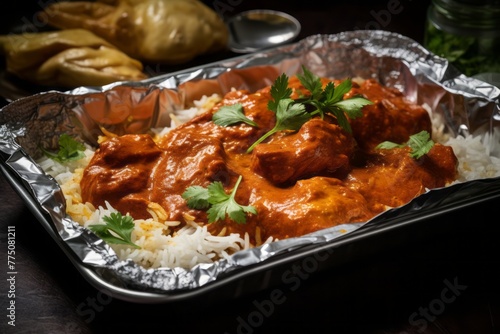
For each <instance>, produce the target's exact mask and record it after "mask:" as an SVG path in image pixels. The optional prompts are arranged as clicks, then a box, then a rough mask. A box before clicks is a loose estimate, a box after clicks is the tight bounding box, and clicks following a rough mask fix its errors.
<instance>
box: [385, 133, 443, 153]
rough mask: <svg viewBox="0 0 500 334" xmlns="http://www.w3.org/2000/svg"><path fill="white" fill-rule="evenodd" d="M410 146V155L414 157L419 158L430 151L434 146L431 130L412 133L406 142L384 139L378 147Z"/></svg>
mask: <svg viewBox="0 0 500 334" xmlns="http://www.w3.org/2000/svg"><path fill="white" fill-rule="evenodd" d="M406 146H408V147H410V149H411V150H410V156H411V157H412V158H414V159H419V158H421V157H423V156H424V155H425V154H427V153H429V151H430V150H431V148H432V147H433V146H434V141H433V140H432V139H431V136H430V134H429V132H427V131H425V130H423V131H420V132H419V133H416V134H414V135H411V136H410V138H409V139H408V141H407V142H406V143H403V144H397V143H393V142H390V141H384V142H382V143H380V144H378V145H377V146H376V147H375V148H376V149H392V148H403V147H406Z"/></svg>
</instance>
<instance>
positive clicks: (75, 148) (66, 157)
mask: <svg viewBox="0 0 500 334" xmlns="http://www.w3.org/2000/svg"><path fill="white" fill-rule="evenodd" d="M42 151H43V153H44V154H45V155H46V156H47V157H49V158H50V159H52V160H55V161H58V162H61V163H64V162H67V161H73V160H79V159H82V158H84V157H85V154H84V153H83V152H84V151H85V145H83V144H82V143H80V142H79V141H77V140H76V139H74V138H72V137H71V136H69V135H68V134H65V133H64V134H62V135H61V136H60V137H59V151H58V152H57V153H53V152H49V151H47V150H45V149H44V148H42Z"/></svg>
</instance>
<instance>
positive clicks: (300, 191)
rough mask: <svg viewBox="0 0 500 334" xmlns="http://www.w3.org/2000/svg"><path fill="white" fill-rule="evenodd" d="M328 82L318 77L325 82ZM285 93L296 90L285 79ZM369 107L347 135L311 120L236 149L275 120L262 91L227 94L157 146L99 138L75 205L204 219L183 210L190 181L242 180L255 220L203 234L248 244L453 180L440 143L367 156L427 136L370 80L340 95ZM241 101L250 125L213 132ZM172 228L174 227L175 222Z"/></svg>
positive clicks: (130, 138) (413, 115)
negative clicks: (224, 110) (218, 115)
mask: <svg viewBox="0 0 500 334" xmlns="http://www.w3.org/2000/svg"><path fill="white" fill-rule="evenodd" d="M327 81H328V80H326V79H323V82H324V83H326V82H327ZM290 87H292V88H293V89H294V94H295V96H298V95H297V94H298V92H299V90H300V89H301V88H303V87H301V85H300V82H299V81H298V80H297V78H295V77H292V78H291V79H290ZM353 94H361V95H363V96H365V97H366V98H368V99H369V100H371V101H373V102H374V104H373V105H369V106H365V107H364V108H363V114H364V115H363V116H362V117H361V118H358V119H355V120H351V121H350V122H351V126H352V129H353V132H352V134H350V133H347V132H346V131H345V130H343V129H341V128H340V127H339V126H338V125H337V124H336V123H335V120H334V119H332V118H329V117H325V118H324V119H320V118H313V119H311V120H310V121H308V122H307V123H305V124H304V125H303V126H302V128H301V129H300V130H299V131H297V132H289V131H282V132H279V133H277V134H275V135H274V136H271V137H270V138H269V139H268V140H267V141H265V142H264V143H261V144H259V145H258V146H256V148H255V149H254V150H253V151H252V153H246V150H247V148H248V147H249V146H250V145H251V144H252V143H253V142H255V141H256V140H257V139H258V138H259V137H261V136H262V135H263V134H264V133H266V132H267V131H268V130H270V129H271V128H272V127H273V126H274V124H275V115H274V113H273V112H271V111H269V110H268V109H267V103H268V101H269V100H270V99H271V95H270V88H269V87H266V88H264V89H261V90H259V91H257V92H255V93H249V92H247V91H233V92H230V93H228V94H227V95H226V96H225V97H224V99H223V100H222V101H221V102H220V103H219V104H218V105H217V106H215V107H214V108H213V109H212V110H211V111H209V112H207V113H205V114H202V115H200V116H197V117H195V118H194V119H192V120H191V121H189V122H187V123H185V124H183V125H181V126H179V127H177V128H175V129H173V130H172V131H170V132H169V133H168V134H167V135H165V136H164V137H163V138H161V139H160V140H159V141H157V142H154V141H153V139H152V138H151V137H150V136H149V135H144V134H142V135H124V136H119V137H115V138H110V139H108V140H107V141H105V142H103V143H102V144H101V146H100V147H99V148H98V149H97V150H96V153H95V155H94V157H93V159H92V161H91V162H90V164H89V166H88V167H87V168H86V169H85V171H84V177H83V179H82V181H81V187H82V197H83V200H84V201H88V202H91V203H93V204H94V205H96V206H98V205H103V204H104V202H105V201H108V202H109V203H110V204H111V205H112V206H113V207H115V208H116V209H117V210H119V211H121V212H122V213H123V214H125V213H130V214H131V215H132V216H133V217H134V218H149V217H150V214H149V213H148V211H147V210H146V209H147V205H148V203H151V202H154V203H158V204H160V205H161V206H162V207H163V208H164V209H165V211H166V212H167V213H168V218H169V220H180V221H182V220H183V214H185V213H188V214H190V215H192V216H193V217H195V219H196V220H197V221H198V222H206V221H207V215H206V212H205V211H204V210H193V209H190V208H188V206H187V204H186V201H185V200H184V199H183V198H182V194H183V193H184V191H185V190H186V189H187V188H188V187H190V186H193V185H198V186H202V187H206V186H208V185H209V184H210V183H211V182H213V181H221V182H222V183H223V184H224V186H225V188H226V189H227V190H228V191H230V190H231V189H232V188H233V187H234V185H235V182H236V180H237V178H238V176H240V175H241V176H242V177H243V180H242V182H241V184H240V186H239V188H238V191H237V196H236V200H237V201H238V202H239V203H240V204H242V205H252V206H254V207H255V208H256V210H257V214H256V215H250V214H249V215H248V217H247V222H246V223H245V224H237V223H235V222H233V221H231V220H229V219H226V220H224V221H219V222H215V223H211V224H209V225H208V228H209V230H210V231H211V232H212V233H215V234H217V233H219V232H220V231H221V230H222V229H223V228H225V229H226V233H231V232H237V233H240V234H243V233H245V232H248V233H249V235H250V237H251V240H252V241H254V242H255V240H254V239H253V238H254V235H255V231H256V228H259V229H260V233H261V238H262V240H264V239H266V238H267V237H270V236H272V237H274V238H277V239H284V238H288V237H294V236H300V235H304V234H307V233H310V232H314V231H317V230H319V229H323V228H327V227H331V226H335V225H338V224H343V223H353V222H362V221H366V220H368V219H370V218H372V217H373V216H375V215H377V214H379V213H381V212H382V211H384V210H386V209H387V207H395V206H399V205H403V204H405V203H407V202H408V201H410V200H411V199H412V198H414V197H416V196H418V195H419V194H421V193H423V192H424V191H426V189H428V188H429V189H430V188H436V187H443V186H445V185H446V184H447V183H449V182H451V181H453V180H454V179H455V178H456V176H457V159H456V157H455V155H454V154H453V151H452V149H451V148H450V147H447V146H443V145H440V144H436V145H434V147H433V148H432V149H431V151H430V152H429V153H428V154H427V155H425V156H423V157H422V158H420V159H413V158H411V157H410V156H409V150H408V149H407V148H399V149H392V150H375V149H374V147H375V146H376V145H377V144H379V143H380V142H382V141H386V140H389V141H393V142H397V143H403V142H406V141H407V140H408V138H409V136H410V135H413V134H415V133H417V132H419V131H421V130H427V131H428V132H429V133H431V122H430V119H429V115H428V114H427V112H426V111H425V110H424V109H423V108H422V107H420V106H418V105H415V104H412V103H410V102H409V101H407V100H406V99H405V97H404V96H403V95H402V94H401V93H400V92H399V91H397V90H395V89H389V88H387V87H383V86H381V85H380V84H379V83H378V82H376V81H374V80H366V81H365V82H363V83H362V84H360V85H357V84H354V87H353V89H352V90H351V92H349V93H348V95H353ZM234 103H241V104H242V105H243V110H244V113H245V115H246V116H247V117H248V118H250V119H252V120H253V121H254V122H256V123H257V124H258V125H259V127H252V126H250V125H247V124H243V123H242V124H237V125H232V126H229V127H221V126H218V125H216V124H215V123H213V122H212V115H213V113H215V112H216V111H217V110H218V108H220V106H222V105H232V104H234ZM181 226H182V224H181Z"/></svg>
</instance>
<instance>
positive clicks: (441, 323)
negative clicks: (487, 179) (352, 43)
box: [0, 0, 500, 334]
mask: <svg viewBox="0 0 500 334" xmlns="http://www.w3.org/2000/svg"><path fill="white" fill-rule="evenodd" d="M250 2H251V1H232V2H230V1H227V2H226V3H233V7H232V8H234V12H236V11H242V10H245V9H250V8H270V9H281V10H283V11H286V12H288V13H290V14H292V15H294V16H295V17H296V18H297V19H299V21H300V22H301V24H302V32H301V35H300V36H299V39H300V38H303V37H306V36H309V35H312V34H317V33H337V32H341V31H345V30H352V29H358V28H362V29H365V28H366V29H374V28H380V29H385V30H390V31H395V32H399V33H401V34H403V35H406V36H409V37H411V38H413V39H415V40H416V41H418V42H422V39H423V30H424V20H425V11H426V7H427V4H428V1H419V2H417V1H411V0H401V1H392V0H386V1H372V2H369V1H355V0H352V1H349V2H344V1H342V2H341V1H336V2H335V1H332V2H330V4H329V5H328V6H326V5H324V4H323V3H321V2H319V1H314V0H313V1H308V2H304V1H301V2H295V1H288V2H286V3H284V4H281V5H271V4H268V3H265V2H262V3H257V2H254V1H253V2H252V4H250ZM212 3H213V4H215V3H216V2H212ZM237 3H238V4H237ZM12 20H14V21H15V19H13V18H11V21H12ZM226 56H230V54H225V55H219V56H214V57H209V58H201V59H197V60H195V61H193V62H192V63H190V64H187V65H186V66H185V67H191V66H195V65H198V64H203V63H204V62H210V61H214V60H217V57H219V58H222V57H226ZM498 204H499V203H498V200H497V201H496V203H494V202H493V201H489V202H484V203H482V204H480V205H475V206H473V207H469V208H465V209H463V210H458V211H456V212H452V213H450V214H447V215H445V216H441V217H436V218H434V219H430V220H429V224H435V225H436V226H441V227H442V226H445V227H446V228H444V229H443V228H437V229H436V233H431V234H430V235H428V236H424V237H421V236H420V237H417V236H415V237H414V238H411V237H410V238H406V239H405V240H400V242H397V241H396V242H394V240H391V241H392V242H391V243H390V244H391V246H388V247H385V248H383V247H382V249H381V250H378V251H374V252H373V253H368V254H365V255H364V256H361V257H357V258H355V259H349V258H346V261H345V263H343V264H339V265H337V266H334V267H332V268H329V269H326V270H322V271H320V272H317V273H312V274H311V275H308V276H307V277H305V278H304V279H302V280H301V282H300V285H299V286H298V288H297V289H295V290H293V291H292V290H290V289H287V287H286V286H279V285H278V286H277V287H270V288H267V289H264V290H261V291H258V292H255V293H252V294H248V295H247V294H244V295H241V296H238V297H236V298H224V299H222V300H216V299H215V300H214V298H204V297H203V296H200V297H198V298H193V299H190V300H186V301H182V302H179V303H169V304H155V305H147V304H146V305H144V304H135V303H130V302H125V301H122V300H119V299H116V298H112V297H111V296H109V295H107V294H105V293H104V292H103V291H99V290H98V289H95V288H94V287H93V286H92V285H90V284H89V283H88V282H87V281H86V280H85V279H84V278H83V277H82V276H81V275H80V274H79V272H78V271H77V270H76V269H75V267H74V266H73V265H72V264H71V263H70V261H69V260H68V259H67V258H66V256H65V255H64V254H63V252H62V251H61V250H60V249H59V247H58V246H57V245H56V244H55V242H54V241H53V240H52V239H51V237H50V236H49V235H48V233H47V232H46V231H45V230H44V228H43V227H42V226H41V225H40V224H39V222H38V221H37V220H36V218H35V217H34V216H33V215H32V214H31V213H30V212H29V210H28V208H27V206H26V205H25V203H24V202H23V200H22V199H21V198H20V197H19V196H18V195H17V194H16V192H15V191H14V190H13V189H12V188H11V187H10V185H9V184H8V183H7V181H6V180H5V178H4V177H3V176H1V177H0V211H1V214H0V240H1V242H0V258H1V261H0V263H1V267H0V268H1V272H2V274H1V275H0V296H1V297H0V305H1V307H0V309H1V310H3V311H2V313H3V314H2V317H1V319H2V320H1V321H0V332H1V333H120V332H121V333H131V332H134V331H137V332H141V333H147V332H153V331H154V332H158V331H159V330H161V331H162V332H169V333H287V332H288V333H390V334H393V333H394V334H396V333H466V334H469V333H500V299H499V297H500V284H499V282H500V274H499V272H500V270H499V268H500V259H499V254H500V246H499V244H500V243H499V242H498V241H499V232H500V227H499V224H498V209H497V207H496V206H497V205H498ZM9 226H14V227H15V232H16V234H15V247H16V248H15V251H16V254H15V262H16V271H17V274H16V277H15V278H16V280H15V285H11V284H10V283H11V281H9V275H8V274H7V273H8V272H9V269H8V267H7V250H8V244H7V233H8V230H9ZM380 242H381V243H383V242H384V240H383V239H382V240H380ZM274 288H278V289H282V290H283V291H285V295H284V299H283V302H282V303H279V304H277V303H275V304H273V305H272V306H269V303H266V301H269V300H270V298H271V294H272V291H273V289H274ZM12 289H13V290H15V291H12V292H13V293H15V301H16V304H15V306H16V308H15V327H13V326H10V325H9V324H8V321H11V319H9V318H8V317H7V316H8V315H9V314H10V311H9V310H8V309H7V308H8V307H9V304H8V301H9V300H11V298H7V294H8V293H10V291H9V290H12ZM264 305H267V308H266V307H264Z"/></svg>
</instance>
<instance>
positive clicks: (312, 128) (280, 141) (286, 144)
mask: <svg viewBox="0 0 500 334" xmlns="http://www.w3.org/2000/svg"><path fill="white" fill-rule="evenodd" d="M355 145H356V143H355V141H354V139H353V138H352V136H350V135H348V134H347V133H346V132H345V131H343V130H342V129H341V128H340V127H339V126H338V125H335V124H330V123H328V122H326V121H324V120H322V119H320V118H314V119H311V120H310V121H308V122H306V123H305V124H304V125H303V126H302V127H301V128H300V130H299V131H298V132H297V133H294V134H288V135H284V136H283V135H282V136H279V137H277V138H276V139H273V140H271V141H270V142H269V143H265V144H260V145H257V146H256V147H255V149H254V151H253V157H252V169H253V170H254V171H255V172H256V173H257V174H260V175H262V176H263V177H265V178H266V179H267V180H268V181H269V182H271V183H273V184H277V185H280V184H284V183H286V184H292V183H294V182H295V181H297V180H298V179H301V178H304V177H308V176H311V175H318V174H321V173H330V174H331V173H333V172H335V171H337V170H339V169H343V170H344V171H347V170H348V168H349V160H350V158H351V157H352V155H353V154H354V149H355Z"/></svg>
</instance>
